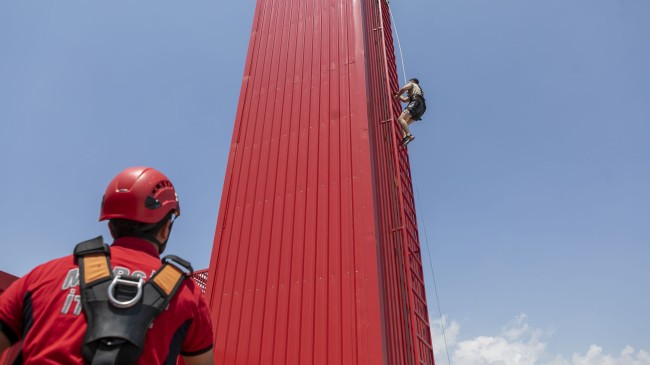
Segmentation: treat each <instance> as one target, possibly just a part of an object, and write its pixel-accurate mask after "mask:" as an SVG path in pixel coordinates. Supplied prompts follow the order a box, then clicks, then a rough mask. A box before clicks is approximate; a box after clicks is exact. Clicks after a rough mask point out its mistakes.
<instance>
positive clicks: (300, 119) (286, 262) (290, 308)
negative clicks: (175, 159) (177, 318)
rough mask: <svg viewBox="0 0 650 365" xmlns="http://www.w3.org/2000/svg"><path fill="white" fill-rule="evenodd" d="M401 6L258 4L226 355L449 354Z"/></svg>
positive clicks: (230, 179)
mask: <svg viewBox="0 0 650 365" xmlns="http://www.w3.org/2000/svg"><path fill="white" fill-rule="evenodd" d="M387 10H388V9H387V4H385V3H384V1H383V0H380V1H379V2H378V1H376V0H311V1H310V0H308V1H302V0H258V2H257V6H256V10H255V17H254V20H253V29H252V32H251V38H250V44H249V50H248V55H247V60H246V66H245V69H244V76H243V80H242V87H241V91H240V98H239V106H238V109H237V115H236V120H235V125H234V132H233V138H232V140H231V147H230V155H229V158H228V167H227V170H226V177H225V183H224V190H223V193H222V199H221V206H220V209H219V218H218V221H217V229H216V233H215V238H214V246H213V252H212V258H211V263H210V268H209V272H208V284H207V298H208V300H209V305H210V310H211V313H212V320H213V326H214V330H215V337H216V346H215V361H216V363H218V364H373V365H375V364H433V355H432V354H430V353H431V351H430V335H429V327H428V317H427V313H426V301H425V299H424V298H425V297H424V286H423V284H422V286H421V287H420V286H419V285H420V284H421V278H422V273H421V264H420V256H419V249H418V247H419V244H418V240H417V227H416V225H415V212H414V208H413V199H412V192H411V187H410V175H409V166H408V155H407V154H406V151H405V150H404V149H400V148H398V145H397V142H398V139H399V132H398V129H396V128H398V127H397V125H396V117H397V115H398V113H399V107H400V105H399V103H397V102H396V101H395V99H394V98H392V96H391V95H392V92H394V91H396V90H397V77H396V73H395V58H394V52H393V46H392V38H391V31H390V24H389V23H387V22H386V19H388V18H386V14H387ZM387 45H388V47H387ZM418 270H419V272H418ZM418 278H419V279H418ZM422 313H423V314H422ZM422 316H424V317H422ZM418 320H419V322H418ZM425 320H426V321H425ZM423 323H424V325H423ZM423 344H425V345H423ZM427 351H428V352H427ZM429 354H430V355H429Z"/></svg>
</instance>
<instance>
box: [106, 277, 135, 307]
mask: <svg viewBox="0 0 650 365" xmlns="http://www.w3.org/2000/svg"><path fill="white" fill-rule="evenodd" d="M135 279H137V282H136V281H135ZM118 284H120V285H124V286H131V287H136V288H137V292H136V293H135V296H134V297H133V298H131V299H129V300H125V301H121V300H118V299H117V298H115V295H114V294H113V291H114V290H115V286H116V285H118ZM143 285H144V279H142V278H141V277H135V276H127V275H116V276H115V278H113V281H112V282H111V285H109V286H108V302H109V303H111V304H112V305H113V306H115V307H117V308H121V309H124V308H129V307H132V306H133V305H134V304H135V303H137V302H138V301H140V298H142V286H143Z"/></svg>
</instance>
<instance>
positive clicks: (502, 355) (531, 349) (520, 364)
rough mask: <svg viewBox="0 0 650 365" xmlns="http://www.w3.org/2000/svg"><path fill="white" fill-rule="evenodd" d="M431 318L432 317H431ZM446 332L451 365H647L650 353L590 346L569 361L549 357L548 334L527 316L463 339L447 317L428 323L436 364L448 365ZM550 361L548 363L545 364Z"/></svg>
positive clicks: (454, 323) (454, 324)
mask: <svg viewBox="0 0 650 365" xmlns="http://www.w3.org/2000/svg"><path fill="white" fill-rule="evenodd" d="M430 318H434V317H430ZM441 323H442V326H444V329H445V335H446V338H447V345H448V347H449V354H450V357H451V364H452V365H650V353H649V352H648V351H646V350H638V351H637V350H635V349H634V348H632V347H631V346H626V347H625V348H624V349H623V350H622V351H621V352H620V354H618V355H611V354H607V353H604V352H603V349H602V348H601V347H599V346H597V345H591V346H590V347H589V349H588V350H587V351H586V352H585V353H583V354H582V353H579V352H576V353H574V354H573V355H572V356H571V357H570V358H565V357H564V356H562V355H558V354H556V355H554V354H550V353H549V352H548V351H547V344H546V342H544V338H545V337H547V336H549V335H550V333H545V332H544V331H542V330H540V329H534V328H531V327H530V326H529V324H528V323H527V316H526V315H525V314H523V313H522V314H520V315H518V316H517V317H515V319H514V320H513V321H512V322H511V323H509V324H508V325H507V326H505V327H504V328H502V330H501V333H499V334H497V335H494V336H478V337H475V338H472V339H465V340H463V339H462V336H460V325H459V324H458V322H456V321H454V320H452V321H451V323H449V320H448V318H447V316H446V315H445V316H443V317H442V321H441V320H440V318H438V319H434V320H433V321H432V322H431V336H432V342H433V343H432V345H433V349H434V354H435V357H436V363H437V364H439V365H443V364H447V363H448V361H447V352H446V350H445V341H444V338H443V335H442V326H441ZM546 359H551V360H546Z"/></svg>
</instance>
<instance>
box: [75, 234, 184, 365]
mask: <svg viewBox="0 0 650 365" xmlns="http://www.w3.org/2000/svg"><path fill="white" fill-rule="evenodd" d="M74 253H75V260H76V261H77V263H78V265H79V285H80V291H81V302H82V305H83V309H84V313H85V315H86V320H87V323H88V328H87V329H86V334H85V336H84V341H83V347H82V354H83V357H84V359H85V360H86V362H87V363H89V364H91V365H113V364H124V365H130V364H135V363H136V362H137V361H138V359H139V357H140V354H141V353H142V349H143V347H144V342H145V337H146V334H147V330H148V329H149V327H150V326H151V324H152V322H153V321H154V319H156V317H157V316H158V315H159V314H160V313H161V312H162V311H163V310H164V309H165V308H166V307H167V305H168V304H169V302H170V301H171V300H172V298H173V297H174V295H175V294H176V292H177V291H178V289H179V288H180V287H181V285H182V283H183V281H184V280H185V279H186V278H187V277H188V276H189V275H188V273H186V272H184V271H183V269H185V270H187V271H188V272H189V274H191V273H192V272H193V270H192V266H191V265H190V263H189V262H187V261H185V260H183V259H181V258H179V257H177V256H171V255H170V256H166V257H164V258H163V259H162V262H163V265H162V266H161V267H160V269H158V270H157V271H156V273H155V274H154V275H153V276H152V277H151V278H150V279H149V280H148V281H146V282H145V281H144V279H142V278H141V277H136V276H128V275H118V276H114V275H113V273H112V269H111V263H110V249H109V248H108V246H107V245H106V244H104V243H103V239H102V238H101V236H100V237H97V238H94V239H92V240H89V241H85V242H82V243H80V244H78V245H77V246H76V247H75V251H74Z"/></svg>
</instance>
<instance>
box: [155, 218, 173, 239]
mask: <svg viewBox="0 0 650 365" xmlns="http://www.w3.org/2000/svg"><path fill="white" fill-rule="evenodd" d="M171 225H172V220H171V219H167V221H166V222H165V224H163V226H162V228H160V231H158V233H157V234H156V239H158V241H159V242H166V241H167V240H168V239H169V234H170V233H171V230H170V227H171Z"/></svg>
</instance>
